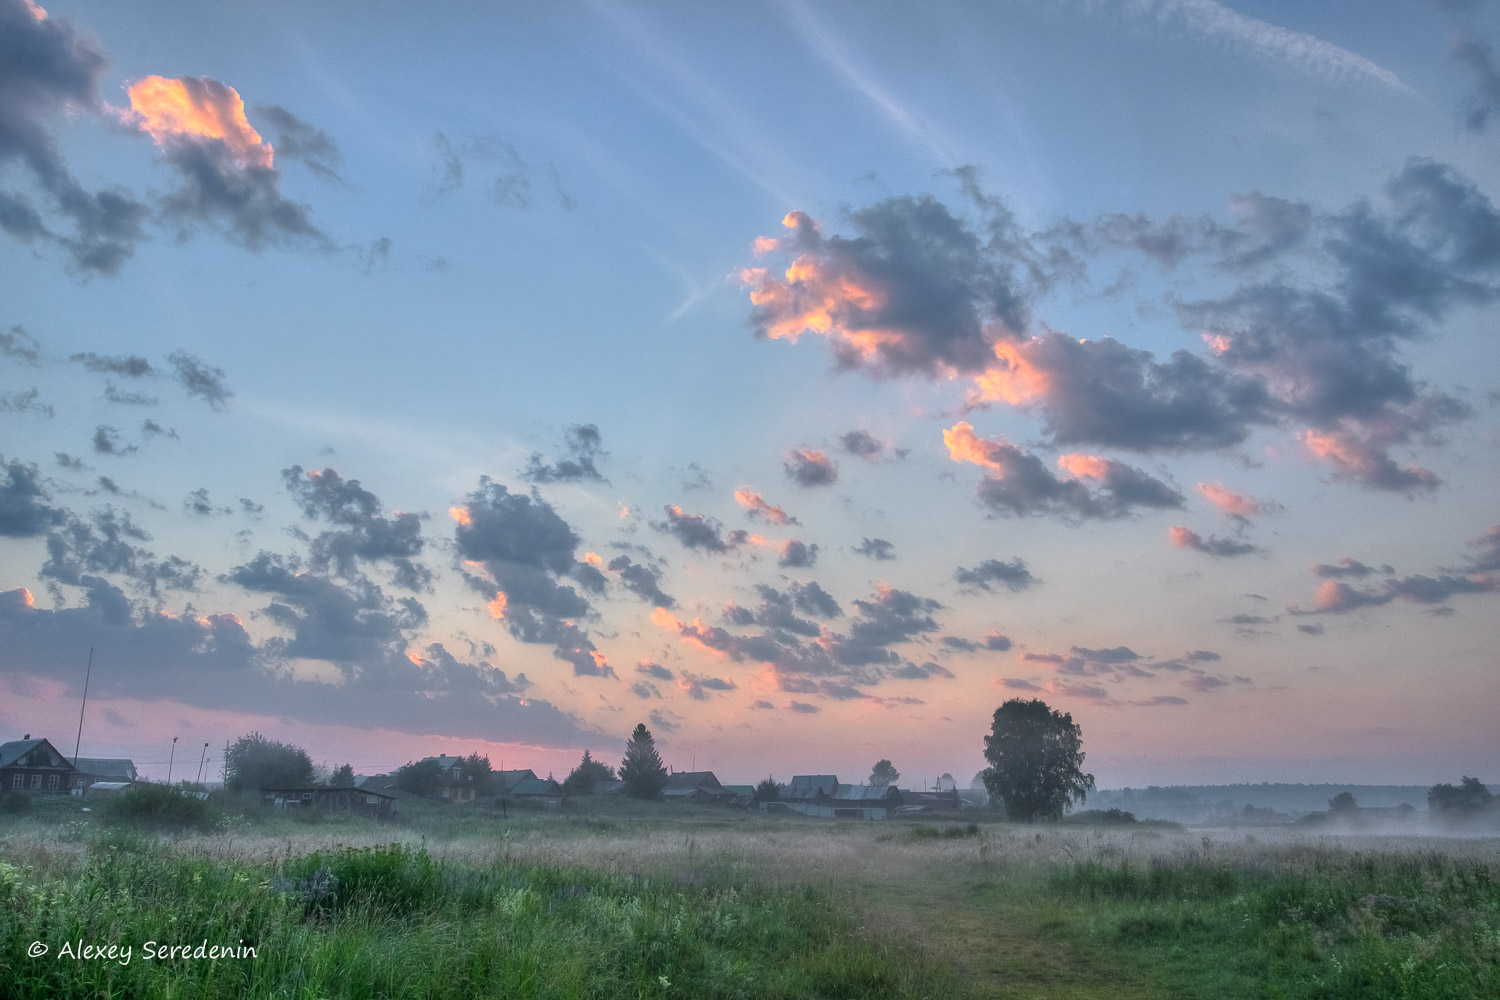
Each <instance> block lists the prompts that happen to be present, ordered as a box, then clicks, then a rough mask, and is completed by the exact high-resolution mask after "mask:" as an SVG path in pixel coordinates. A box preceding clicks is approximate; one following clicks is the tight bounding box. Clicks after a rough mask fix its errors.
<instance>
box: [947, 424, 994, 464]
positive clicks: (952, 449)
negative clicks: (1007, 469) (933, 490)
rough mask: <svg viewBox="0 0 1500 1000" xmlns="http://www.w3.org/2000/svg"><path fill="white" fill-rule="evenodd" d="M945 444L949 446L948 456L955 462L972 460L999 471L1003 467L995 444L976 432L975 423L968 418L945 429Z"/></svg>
mask: <svg viewBox="0 0 1500 1000" xmlns="http://www.w3.org/2000/svg"><path fill="white" fill-rule="evenodd" d="M1003 441H1004V439H1003V438H1002V439H1001V442H1002V443H1003ZM943 444H945V445H947V446H948V457H949V458H951V459H953V461H955V462H971V463H973V464H974V465H979V466H983V467H984V468H986V469H995V470H997V471H998V470H1000V469H1001V468H1002V466H1001V463H1000V460H999V459H998V458H996V457H995V444H994V443H993V442H990V441H987V440H985V439H984V438H982V437H980V436H979V435H978V434H975V433H974V425H973V424H971V423H969V422H968V421H967V420H960V421H959V422H958V423H956V424H954V425H953V426H952V427H949V428H948V429H946V430H945V431H943Z"/></svg>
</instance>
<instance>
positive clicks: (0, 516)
mask: <svg viewBox="0 0 1500 1000" xmlns="http://www.w3.org/2000/svg"><path fill="white" fill-rule="evenodd" d="M0 470H3V471H4V473H5V478H4V479H3V480H0V536H4V537H8V538H35V537H37V536H39V535H42V534H44V533H46V531H47V529H49V528H53V527H56V526H57V525H59V524H62V523H63V519H64V517H65V516H66V512H65V511H63V510H62V509H60V508H57V507H53V506H50V505H49V504H48V503H47V502H46V501H47V500H49V499H50V497H49V496H48V495H47V492H46V490H44V489H43V488H42V482H41V479H40V478H39V476H38V474H37V469H36V466H34V465H25V464H23V463H21V462H18V461H16V460H14V459H12V460H11V461H10V462H3V463H0Z"/></svg>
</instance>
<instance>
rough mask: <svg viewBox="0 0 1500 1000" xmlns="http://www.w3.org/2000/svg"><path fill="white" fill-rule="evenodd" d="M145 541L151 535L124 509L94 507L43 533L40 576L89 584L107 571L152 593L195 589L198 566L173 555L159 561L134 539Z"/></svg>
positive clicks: (155, 594) (61, 581) (78, 583)
mask: <svg viewBox="0 0 1500 1000" xmlns="http://www.w3.org/2000/svg"><path fill="white" fill-rule="evenodd" d="M150 540H151V535H150V534H148V533H147V532H146V531H145V530H144V529H142V528H141V527H140V525H138V524H136V523H135V521H134V520H133V519H132V518H131V516H130V514H129V513H128V512H126V511H117V510H115V508H114V507H111V506H105V507H103V508H101V509H99V510H96V511H94V512H93V513H92V514H90V515H89V519H88V520H87V521H85V520H83V519H82V518H79V517H77V516H73V515H69V516H68V517H66V518H65V520H64V522H63V523H62V524H61V525H59V526H58V527H57V528H55V529H54V530H52V531H51V532H49V533H48V535H47V561H46V563H45V564H43V566H42V569H41V572H40V573H39V575H40V576H42V577H43V578H45V579H49V580H53V581H56V582H57V583H62V584H69V585H71V586H75V587H88V586H90V583H89V581H90V580H91V579H95V578H97V576H98V575H99V574H105V573H108V574H112V575H115V576H122V577H125V578H126V579H128V580H130V581H131V582H132V583H134V584H135V585H136V586H138V587H139V588H140V589H142V590H144V591H145V592H147V593H149V594H150V595H151V596H153V597H155V596H158V595H159V594H160V592H161V590H162V589H168V590H184V591H191V590H195V589H197V586H198V581H199V580H200V579H201V578H202V576H203V570H202V568H201V567H199V566H197V565H196V564H194V563H192V562H189V561H188V560H186V559H182V558H179V557H178V556H167V557H166V558H165V559H160V560H158V559H156V557H155V556H154V554H153V553H151V552H149V551H147V550H146V549H144V548H142V547H141V546H139V545H137V544H135V543H136V542H145V541H150ZM101 582H102V581H101Z"/></svg>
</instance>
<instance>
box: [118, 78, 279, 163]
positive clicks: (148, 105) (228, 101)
mask: <svg viewBox="0 0 1500 1000" xmlns="http://www.w3.org/2000/svg"><path fill="white" fill-rule="evenodd" d="M129 93H130V110H131V111H132V112H134V116H133V118H132V121H133V122H134V124H136V125H137V126H138V127H139V128H140V129H141V130H142V131H144V132H146V133H148V134H149V135H150V136H151V138H152V139H154V140H156V143H157V145H165V144H166V143H167V142H169V141H171V140H173V139H178V138H183V137H196V138H203V139H217V140H219V141H221V142H223V143H224V145H225V146H226V147H228V149H229V151H230V152H231V153H232V154H233V155H234V158H235V160H236V162H237V163H238V164H239V165H240V166H241V167H242V168H243V167H265V168H269V167H270V166H271V164H272V161H273V159H274V153H273V151H272V149H271V144H270V143H268V142H266V141H265V140H264V139H262V138H261V137H260V133H259V132H257V131H255V129H254V128H253V127H252V126H251V125H250V122H249V120H248V119H246V118H245V102H244V101H243V100H241V98H240V95H239V92H238V91H236V90H235V89H234V88H233V87H231V86H228V85H227V84H223V83H220V82H219V81H218V80H212V79H209V78H208V77H201V78H200V77H191V76H186V77H182V78H180V79H172V78H169V77H163V76H148V77H144V78H142V79H140V80H137V81H136V82H135V83H132V84H131V85H130V91H129Z"/></svg>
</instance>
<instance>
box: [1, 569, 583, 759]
mask: <svg viewBox="0 0 1500 1000" xmlns="http://www.w3.org/2000/svg"><path fill="white" fill-rule="evenodd" d="M82 584H83V586H84V587H85V588H86V593H85V598H84V604H83V605H82V606H81V607H76V608H61V609H58V610H46V609H43V608H39V607H35V606H33V605H32V604H31V603H28V601H27V600H26V594H25V592H24V591H20V590H14V591H10V592H9V593H4V594H0V647H3V648H4V649H5V650H6V651H7V653H8V654H9V655H12V656H14V657H15V661H14V662H15V664H16V667H17V669H16V670H15V671H13V673H15V674H18V675H27V676H32V677H35V678H37V679H41V680H49V681H56V682H61V683H62V684H64V685H65V687H66V688H67V689H68V693H69V695H71V696H77V695H78V694H79V693H81V688H82V676H81V674H80V673H79V671H78V669H77V666H78V665H77V662H76V659H75V657H76V654H75V653H74V650H75V649H76V648H77V647H78V646H80V645H83V646H90V645H92V646H97V647H98V648H100V649H107V650H109V655H110V661H111V664H112V666H113V669H111V670H109V671H105V672H104V673H102V674H101V673H99V672H97V671H96V672H95V676H94V677H93V678H92V685H91V687H90V692H91V693H92V694H95V695H102V696H105V697H116V698H122V697H123V698H145V699H159V698H172V699H175V700H178V701H181V702H183V703H185V704H189V705H196V706H201V707H203V708H206V709H214V710H223V711H231V712H252V713H260V714H269V715H278V716H285V717H290V718H296V719H302V720H305V721H308V722H315V723H321V722H326V721H327V720H328V719H330V718H336V717H342V716H351V717H357V718H359V719H361V720H363V722H364V723H365V724H367V725H370V726H375V727H380V728H386V729H392V730H397V731H405V732H444V733H450V734H452V735H455V736H463V737H468V738H474V739H484V738H487V737H489V736H493V734H494V733H496V732H504V733H506V734H507V735H508V736H509V737H510V738H514V739H518V740H524V741H526V742H529V743H535V744H537V745H540V746H559V747H572V746H579V745H585V744H587V743H590V742H594V743H595V745H597V741H598V740H601V739H604V738H605V737H604V735H603V734H602V733H600V732H598V731H597V730H595V729H593V728H591V727H590V726H589V725H587V724H586V723H584V722H582V721H581V720H579V719H578V718H577V717H576V716H573V715H570V714H568V713H565V712H562V711H561V710H559V709H558V708H557V707H556V706H555V705H552V704H551V703H550V702H547V701H545V700H543V699H540V698H536V697H527V698H525V699H522V698H520V697H518V695H519V693H521V692H523V691H525V690H526V689H527V688H529V687H530V682H529V681H527V679H526V677H525V675H524V674H520V675H517V676H516V677H514V678H509V677H507V676H506V674H505V672H504V671H502V670H498V669H495V668H494V666H493V665H491V664H490V663H488V662H484V661H481V662H478V663H467V662H464V661H461V660H459V659H457V658H456V657H454V656H452V655H451V654H450V653H448V651H447V650H446V649H444V648H443V647H442V645H441V644H436V643H434V644H431V645H429V646H427V647H426V648H425V649H423V650H420V651H418V650H409V651H408V650H402V652H401V655H399V656H397V655H391V656H385V657H383V658H379V659H374V660H365V661H362V662H360V663H358V664H354V663H344V664H340V665H339V666H340V671H341V674H342V682H341V683H337V684H331V683H320V682H316V681H308V680H302V679H297V678H295V677H293V676H292V675H290V674H288V673H287V672H286V671H285V670H284V669H283V668H282V663H281V657H280V651H281V649H283V648H284V647H283V646H277V647H276V648H266V647H263V646H257V645H255V643H254V641H253V640H252V639H251V638H250V636H249V634H248V633H247V632H246V630H245V628H244V626H243V625H242V624H241V622H240V620H239V619H238V618H236V617H235V616H234V615H232V614H207V615H184V616H182V617H173V616H171V615H164V614H156V613H153V612H149V611H146V610H141V609H138V608H136V607H134V606H133V605H132V604H131V602H130V601H128V600H126V598H125V597H124V595H123V594H122V593H121V592H120V591H119V590H118V589H116V588H113V587H111V586H110V585H109V584H107V583H106V582H104V581H102V580H99V579H98V578H92V577H90V578H86V579H85V580H83V581H82ZM408 654H409V655H408ZM413 657H414V658H415V661H416V662H413V659H412V658H413Z"/></svg>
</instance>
